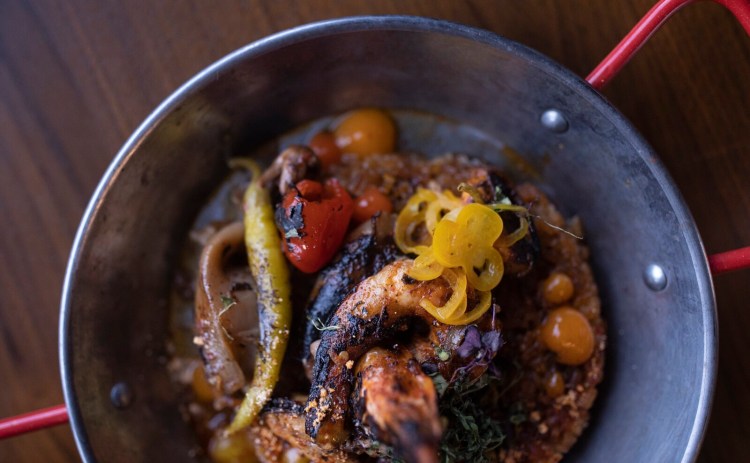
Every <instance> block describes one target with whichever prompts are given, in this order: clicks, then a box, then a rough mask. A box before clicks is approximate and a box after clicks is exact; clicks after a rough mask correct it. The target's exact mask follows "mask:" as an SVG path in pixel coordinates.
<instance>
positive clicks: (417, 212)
mask: <svg viewBox="0 0 750 463" xmlns="http://www.w3.org/2000/svg"><path fill="white" fill-rule="evenodd" d="M437 198H438V196H437V194H436V193H435V192H434V191H430V190H426V189H424V188H420V189H418V190H417V192H416V193H415V194H414V195H413V196H412V197H411V198H409V201H407V203H406V206H404V208H403V209H402V210H401V212H400V213H399V214H398V217H397V218H396V224H395V227H394V230H393V239H394V241H395V242H396V246H398V248H399V249H400V250H401V251H402V252H404V253H406V254H419V252H418V250H417V246H419V245H427V246H429V244H430V243H429V242H424V243H417V242H415V241H414V239H413V235H414V232H415V231H416V229H417V227H419V225H420V224H421V223H422V222H424V220H425V208H426V207H427V206H428V205H429V204H430V203H431V202H433V201H435V200H436V199H437Z"/></svg>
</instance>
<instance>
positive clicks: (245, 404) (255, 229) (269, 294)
mask: <svg viewBox="0 0 750 463" xmlns="http://www.w3.org/2000/svg"><path fill="white" fill-rule="evenodd" d="M234 165H237V166H239V167H243V168H246V169H248V170H249V171H250V172H251V173H252V176H253V177H252V181H251V182H250V185H249V186H248V187H247V190H245V194H244V197H243V200H242V207H243V210H244V225H245V247H246V248H247V260H248V263H249V265H250V272H251V273H252V275H253V278H254V279H255V284H256V292H257V296H258V318H259V325H260V342H259V346H258V357H257V360H256V364H255V373H254V375H253V380H252V382H251V383H250V387H249V388H248V390H247V392H246V393H245V398H244V400H243V401H242V405H240V408H239V410H238V411H237V415H235V417H234V420H233V421H232V424H231V425H230V426H229V428H228V432H229V433H233V432H236V431H239V430H241V429H242V428H244V427H246V426H248V425H250V424H251V423H252V422H253V421H254V420H255V417H256V416H257V415H258V413H259V412H260V410H261V409H262V408H263V405H265V403H266V402H267V401H268V400H269V399H270V398H271V393H272V392H273V388H274V386H275V385H276V383H277V381H278V379H279V371H280V369H281V362H282V360H283V358H284V352H285V351H286V346H287V341H288V339H289V328H290V326H291V320H292V305H291V299H290V283H289V269H288V268H287V264H286V260H285V259H284V255H283V253H282V251H281V240H280V239H279V235H278V232H277V230H276V224H275V223H274V211H273V205H272V202H271V195H270V192H269V191H268V190H267V189H266V188H264V187H263V185H262V184H261V182H260V168H259V167H258V165H257V164H256V163H255V162H253V161H251V160H249V159H240V160H235V161H234Z"/></svg>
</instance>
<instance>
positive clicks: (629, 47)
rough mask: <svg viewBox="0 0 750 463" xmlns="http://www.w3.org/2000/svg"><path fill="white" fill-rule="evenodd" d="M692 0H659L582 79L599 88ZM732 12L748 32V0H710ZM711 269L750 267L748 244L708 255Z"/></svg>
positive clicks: (749, 20)
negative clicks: (744, 246) (584, 78)
mask: <svg viewBox="0 0 750 463" xmlns="http://www.w3.org/2000/svg"><path fill="white" fill-rule="evenodd" d="M695 1H696V0H659V2H658V3H657V4H656V5H654V6H653V8H651V9H650V10H649V12H648V13H646V15H645V16H644V17H643V18H642V19H641V20H640V21H639V22H638V24H636V25H635V27H634V28H633V29H632V30H631V31H630V32H629V33H628V35H626V36H625V38H624V39H622V40H621V41H620V43H618V44H617V46H616V47H615V48H614V49H613V50H612V51H611V52H610V53H609V54H608V55H607V57H606V58H604V59H603V60H602V62H601V63H599V65H598V66H597V67H596V69H594V70H593V71H591V74H589V75H588V77H586V81H587V82H588V83H589V84H591V86H592V87H594V88H595V89H597V90H600V89H602V88H603V87H604V86H605V85H607V84H608V83H609V81H610V80H611V79H612V78H613V77H614V76H615V75H617V73H618V72H620V69H622V68H623V66H625V64H627V62H628V61H630V58H632V57H633V55H635V53H636V52H637V51H638V50H639V49H640V48H641V47H642V46H643V44H644V43H646V40H648V39H649V37H651V35H652V34H653V33H654V32H656V30H657V29H658V28H659V27H660V26H661V25H662V24H664V23H665V22H666V21H667V19H669V17H670V16H672V15H673V14H674V13H675V12H677V10H679V9H680V8H682V7H683V6H685V5H687V4H689V3H693V2H695ZM712 1H714V2H716V3H718V4H720V5H723V6H724V7H726V8H727V9H728V10H729V11H731V12H732V14H734V16H735V17H736V18H737V20H738V21H739V22H740V24H742V27H743V28H745V31H747V33H748V34H750V0H712ZM708 263H709V265H710V267H711V272H712V273H713V274H714V275H716V274H719V273H723V272H728V271H731V270H739V269H743V268H750V247H746V248H741V249H735V250H734V251H728V252H723V253H719V254H713V255H711V256H708Z"/></svg>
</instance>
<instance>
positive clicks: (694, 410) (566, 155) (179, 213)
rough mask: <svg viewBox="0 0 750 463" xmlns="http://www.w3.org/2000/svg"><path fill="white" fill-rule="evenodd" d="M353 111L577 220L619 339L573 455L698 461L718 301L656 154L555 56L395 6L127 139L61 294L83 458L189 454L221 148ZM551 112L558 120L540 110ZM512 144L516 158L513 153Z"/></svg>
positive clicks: (310, 33)
mask: <svg viewBox="0 0 750 463" xmlns="http://www.w3.org/2000/svg"><path fill="white" fill-rule="evenodd" d="M361 106H380V107H387V108H393V109H394V110H395V111H396V114H397V115H398V117H399V119H400V121H402V122H403V123H404V124H406V125H407V126H408V127H409V129H407V130H404V131H402V133H408V134H414V138H413V139H411V138H406V139H404V140H402V142H403V145H402V146H403V147H404V148H405V149H411V148H413V149H415V150H416V151H421V152H426V153H428V154H440V153H442V152H445V151H458V152H465V153H469V154H474V155H479V156H482V157H484V158H485V159H487V160H488V161H490V162H493V163H496V164H499V165H501V166H505V167H507V168H508V169H509V170H511V171H512V172H515V174H516V175H515V176H516V178H518V177H519V176H520V177H523V176H530V177H531V180H532V181H534V182H535V183H537V184H538V185H540V186H541V187H542V188H543V189H544V190H545V191H547V192H548V193H550V194H551V196H552V197H553V199H554V200H555V202H556V203H557V204H558V205H559V206H560V207H561V209H562V210H563V211H564V212H565V213H566V214H567V215H572V214H577V215H579V216H580V217H581V219H582V221H583V224H584V228H585V231H586V236H587V244H588V246H589V247H590V249H591V254H592V265H593V267H594V271H595V275H596V278H597V282H598V284H599V288H600V292H601V295H602V299H603V307H604V312H603V315H604V317H605V319H606V320H607V321H608V324H609V346H608V358H607V367H606V376H605V384H604V386H603V388H602V390H601V395H600V397H599V399H598V402H597V405H596V410H595V413H594V418H593V421H592V423H591V424H590V426H589V428H588V429H587V431H586V432H585V435H584V437H583V438H582V439H581V441H580V442H578V444H576V446H575V447H574V449H573V455H571V456H570V459H571V460H575V461H583V462H598V461H623V462H625V461H627V462H631V461H690V460H692V459H693V458H694V457H695V454H696V451H697V450H696V449H697V445H698V444H699V441H700V438H701V436H702V432H703V427H704V424H705V420H706V414H707V409H708V405H709V402H710V396H711V391H712V387H713V378H714V375H715V350H714V349H715V318H714V302H713V295H712V292H711V289H710V284H709V279H708V273H707V269H706V264H705V256H704V255H703V251H702V247H701V244H700V240H699V238H698V235H697V233H696V231H695V227H694V224H693V222H692V219H691V218H690V216H689V213H688V212H687V209H686V208H685V206H684V204H683V202H682V200H681V198H680V197H679V194H678V193H677V192H676V190H675V188H674V186H673V184H672V182H671V181H670V180H669V178H668V176H667V175H666V174H665V173H664V171H663V169H662V167H661V165H660V164H659V162H658V161H657V160H656V157H655V155H654V154H653V152H652V151H651V150H650V148H649V147H648V146H647V145H646V144H645V143H644V142H643V141H642V139H641V138H640V137H639V136H638V135H637V134H636V133H635V132H634V130H633V129H632V128H631V127H630V125H629V124H628V123H627V122H626V121H625V120H624V119H623V118H622V116H621V115H620V114H619V113H618V112H617V111H616V110H614V109H613V108H612V107H610V106H609V105H608V104H607V103H606V102H605V101H604V100H603V99H602V98H601V97H600V96H599V95H598V94H596V93H595V92H594V91H593V90H591V89H590V88H588V87H587V86H586V84H585V83H584V82H582V81H581V80H580V79H579V78H577V77H576V76H574V75H572V74H570V73H569V72H568V71H567V70H565V69H563V68H562V67H560V66H559V65H557V64H555V63H552V62H551V61H549V60H548V59H547V58H545V57H543V56H541V55H539V54H537V53H535V52H533V51H531V50H528V49H526V48H524V47H522V46H520V45H518V44H515V43H513V42H510V41H508V40H505V39H502V38H500V37H497V36H495V35H492V34H489V33H484V32H481V31H478V30H475V29H470V28H465V27H463V26H457V25H454V24H449V23H444V22H438V21H432V20H425V19H422V18H403V17H396V18H354V19H348V20H340V21H334V22H328V23H321V24H316V25H312V26H307V27H304V28H300V29H297V30H294V31H291V32H288V33H285V34H281V35H278V36H275V37H273V38H270V39H267V40H265V41H262V42H259V43H256V44H254V45H251V46H249V47H247V48H245V49H242V50H239V51H238V52H237V53H235V54H233V55H230V56H229V57H227V58H226V59H224V60H222V61H220V62H219V63H217V64H216V65H214V66H213V67H211V68H209V69H208V70H206V71H204V72H203V73H202V74H200V75H199V76H198V77H196V78H195V79H194V80H193V81H191V82H189V83H188V84H186V86H185V87H183V88H182V89H180V90H179V91H178V92H177V93H176V94H175V95H173V96H172V97H171V98H170V99H169V100H168V101H167V102H166V103H165V104H164V105H163V106H161V107H160V108H159V109H158V110H157V111H156V112H155V113H154V114H153V115H152V116H151V117H150V118H149V119H148V120H147V121H146V122H145V123H144V125H143V126H142V127H141V129H139V131H138V132H136V134H135V135H134V136H133V138H131V140H130V141H129V142H128V143H127V144H126V145H125V147H123V149H122V151H121V152H120V153H119V154H118V157H117V158H116V159H115V161H114V163H113V165H112V167H111V168H110V170H109V171H108V174H107V175H106V176H105V178H104V179H103V181H102V184H101V185H100V188H99V189H98V190H97V194H96V196H95V197H94V199H93V200H92V203H91V205H90V206H89V210H88V211H87V215H86V217H85V218H84V222H83V223H82V228H81V231H80V233H79V237H78V239H77V241H76V245H75V248H74V250H73V254H72V256H71V263H70V266H69V273H68V276H67V281H66V287H65V294H64V300H63V314H62V325H61V351H62V369H63V382H64V388H65V393H66V400H67V402H68V405H69V408H70V410H71V418H72V424H73V427H74V431H75V434H76V439H77V441H78V445H79V449H80V450H81V453H82V456H83V458H84V460H85V461H95V460H101V461H108V462H118V461H149V460H150V461H165V462H170V461H185V460H186V459H187V458H188V456H190V455H192V452H193V448H194V447H193V440H192V437H191V435H190V430H189V427H188V426H187V425H185V424H184V423H183V421H182V418H181V416H180V412H179V407H178V402H177V398H176V397H175V394H174V390H173V388H172V386H171V384H170V382H169V380H168V377H167V372H166V368H165V362H166V359H167V354H168V353H167V351H166V345H167V343H166V340H167V339H166V337H167V331H168V329H167V328H168V327H167V325H168V316H167V314H168V310H167V305H168V301H167V297H168V294H169V286H170V283H171V277H172V270H173V268H174V265H175V263H176V260H177V258H178V255H179V251H180V246H181V244H182V243H183V241H184V238H185V235H186V233H187V230H188V229H189V227H190V224H191V223H193V221H194V220H195V218H196V215H197V213H198V211H199V209H200V208H201V207H202V206H203V205H204V204H205V203H206V201H207V198H209V196H210V193H211V192H212V191H213V190H214V189H215V188H216V187H217V186H218V185H219V184H220V183H221V181H222V180H223V179H224V178H225V176H226V174H227V168H226V160H227V158H228V157H229V156H231V155H237V154H243V153H247V152H252V151H255V150H258V149H260V148H259V147H261V146H263V145H264V144H267V143H268V142H269V140H274V139H277V138H278V137H280V136H281V135H282V134H284V133H289V131H290V130H291V129H293V128H295V127H299V126H301V125H304V124H311V121H318V123H321V122H320V121H321V119H320V118H322V117H326V116H328V115H331V114H338V113H341V112H343V111H345V110H348V109H351V108H354V107H361ZM550 108H555V109H558V110H560V111H561V113H562V114H563V115H564V117H565V118H566V120H567V122H568V129H567V131H565V132H563V133H557V132H553V131H550V130H548V129H547V128H545V127H544V126H543V125H542V124H541V123H540V117H541V114H542V113H543V112H544V111H546V110H547V109H550ZM454 121H461V122H460V124H459V123H456V122H454ZM313 124H314V122H313ZM307 127H308V128H309V127H311V126H309V125H308V126H307ZM507 146H509V147H512V148H513V149H514V150H515V152H518V153H523V158H524V161H523V162H522V163H520V164H519V163H518V162H515V161H514V162H510V161H509V158H508V155H507V151H504V149H503V148H504V147H507ZM519 166H521V167H522V168H521V169H519ZM652 263H656V264H658V265H660V266H661V267H662V268H663V269H664V271H665V273H666V275H667V279H668V284H667V286H666V288H665V289H663V290H661V291H653V290H651V289H649V288H648V287H647V286H646V285H645V283H644V279H643V272H644V270H645V269H646V267H647V266H648V265H649V264H652ZM120 382H124V383H126V384H128V386H129V387H130V389H131V390H132V392H133V401H132V403H131V404H130V406H128V407H126V408H124V409H118V408H115V407H114V406H113V405H112V402H111V400H110V391H111V388H112V387H113V386H114V385H115V384H117V383H120Z"/></svg>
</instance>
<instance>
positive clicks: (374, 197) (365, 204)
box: [353, 186, 393, 223]
mask: <svg viewBox="0 0 750 463" xmlns="http://www.w3.org/2000/svg"><path fill="white" fill-rule="evenodd" d="M378 212H393V204H391V200H390V199H388V196H386V195H384V194H383V193H382V192H381V191H380V190H379V189H378V188H377V187H375V186H368V187H367V188H366V189H365V191H364V193H362V194H361V195H359V196H357V198H356V199H355V200H354V216H353V218H354V221H355V222H357V223H361V222H364V221H365V220H367V219H369V218H370V217H372V216H373V215H375V214H377V213H378Z"/></svg>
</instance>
